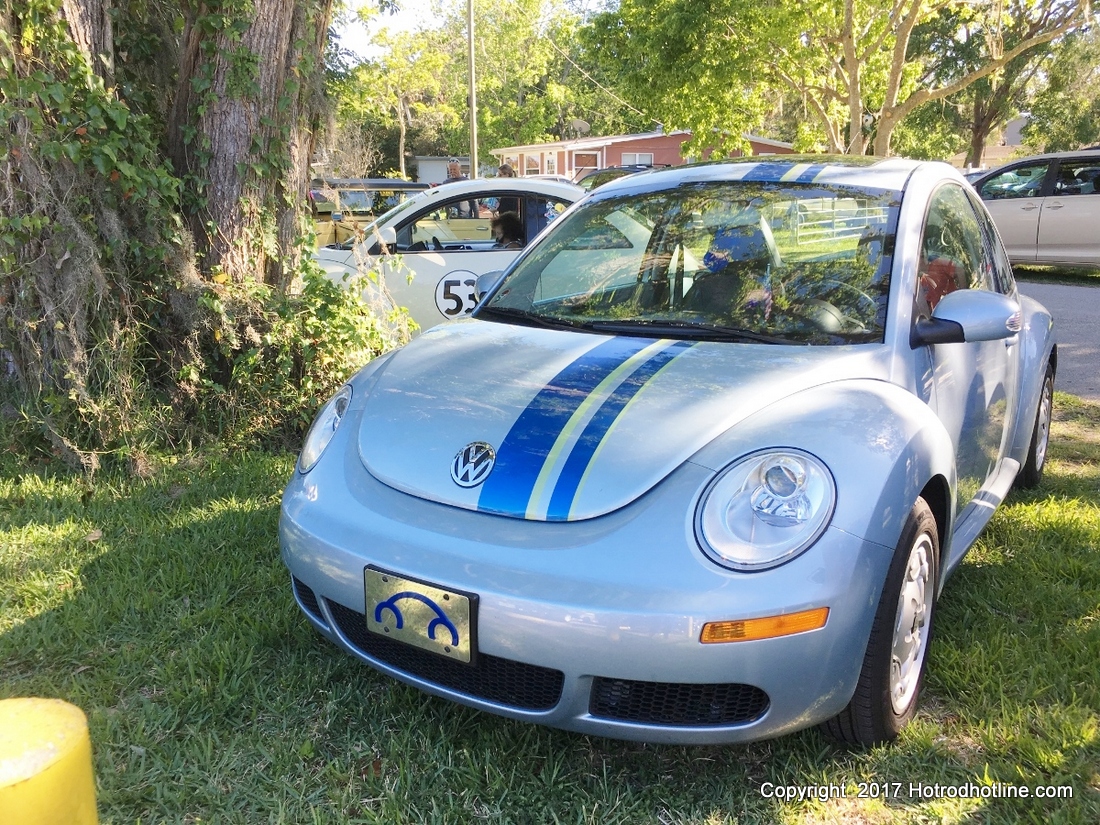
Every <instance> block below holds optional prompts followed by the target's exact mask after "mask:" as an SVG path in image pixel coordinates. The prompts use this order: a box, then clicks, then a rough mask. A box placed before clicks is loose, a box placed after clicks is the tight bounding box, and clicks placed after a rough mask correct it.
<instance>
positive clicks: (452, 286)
mask: <svg viewBox="0 0 1100 825" xmlns="http://www.w3.org/2000/svg"><path fill="white" fill-rule="evenodd" d="M435 306H436V309H438V310H439V311H440V312H442V313H443V314H444V315H446V316H447V317H448V318H458V317H459V316H462V315H469V314H470V312H471V310H473V308H474V307H475V306H477V275H475V274H474V273H473V272H470V271H469V270H466V269H458V270H455V271H454V272H448V273H447V274H446V275H444V276H443V278H442V279H441V280H440V281H439V283H438V284H436V287H435Z"/></svg>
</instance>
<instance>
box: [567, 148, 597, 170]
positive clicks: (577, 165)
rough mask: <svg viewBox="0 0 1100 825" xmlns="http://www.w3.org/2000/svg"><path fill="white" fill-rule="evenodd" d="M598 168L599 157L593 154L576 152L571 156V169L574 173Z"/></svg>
mask: <svg viewBox="0 0 1100 825" xmlns="http://www.w3.org/2000/svg"><path fill="white" fill-rule="evenodd" d="M599 166H600V156H599V155H597V154H596V153H595V152H577V153H576V154H574V155H573V168H574V169H575V170H576V171H578V172H579V171H580V170H582V169H598V168H599Z"/></svg>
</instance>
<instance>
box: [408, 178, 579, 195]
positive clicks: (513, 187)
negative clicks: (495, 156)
mask: <svg viewBox="0 0 1100 825" xmlns="http://www.w3.org/2000/svg"><path fill="white" fill-rule="evenodd" d="M466 192H531V193H533V194H536V195H556V196H558V197H563V198H572V199H573V200H578V199H580V197H581V196H582V195H584V190H583V189H581V188H580V187H579V186H577V185H576V184H573V183H566V182H565V181H560V180H553V179H552V178H474V179H473V180H455V181H451V182H449V183H441V184H438V185H437V186H433V187H432V188H431V189H429V190H428V191H427V192H422V193H420V194H418V195H417V197H418V198H423V197H424V196H425V195H431V196H432V197H438V196H439V194H438V193H442V196H443V197H447V198H450V197H453V196H455V195H462V194H465V193H466Z"/></svg>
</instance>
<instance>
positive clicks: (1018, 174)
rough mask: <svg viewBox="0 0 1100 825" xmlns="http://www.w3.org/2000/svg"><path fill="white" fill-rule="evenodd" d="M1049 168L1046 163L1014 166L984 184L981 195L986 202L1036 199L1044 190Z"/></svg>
mask: <svg viewBox="0 0 1100 825" xmlns="http://www.w3.org/2000/svg"><path fill="white" fill-rule="evenodd" d="M1049 166H1050V164H1049V163H1046V162H1043V163H1031V164H1026V165H1024V166H1014V167H1013V168H1011V169H1009V170H1008V171H1005V172H1002V173H1001V174H999V175H994V176H993V177H991V178H990V179H989V180H987V181H986V182H985V183H983V184H982V188H981V190H980V192H979V194H980V195H981V196H982V200H985V201H991V200H1005V199H1008V198H1036V197H1038V196H1039V194H1040V193H1041V192H1042V190H1043V181H1044V180H1045V179H1046V176H1047V169H1048V168H1049Z"/></svg>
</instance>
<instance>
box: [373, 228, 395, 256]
mask: <svg viewBox="0 0 1100 825" xmlns="http://www.w3.org/2000/svg"><path fill="white" fill-rule="evenodd" d="M371 237H373V238H374V243H373V244H371V247H370V249H369V250H367V251H368V253H369V254H371V255H383V254H384V255H392V254H393V253H394V252H395V251H396V249H395V248H396V246H397V230H396V229H394V228H393V227H392V226H384V227H382V228H381V229H375V230H374V232H373V234H372V235H371Z"/></svg>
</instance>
